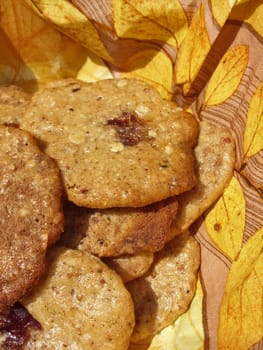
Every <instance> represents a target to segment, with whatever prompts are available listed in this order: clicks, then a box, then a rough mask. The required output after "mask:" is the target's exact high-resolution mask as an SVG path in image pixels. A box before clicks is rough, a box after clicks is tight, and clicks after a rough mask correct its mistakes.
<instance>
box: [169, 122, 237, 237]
mask: <svg viewBox="0 0 263 350" xmlns="http://www.w3.org/2000/svg"><path fill="white" fill-rule="evenodd" d="M195 156H196V163H197V174H198V176H197V184H196V185H195V187H194V188H193V189H192V190H191V191H189V192H185V193H182V194H181V195H179V196H178V197H177V200H178V213H177V216H176V218H175V220H174V221H173V224H172V230H171V235H170V239H171V238H172V237H174V236H176V235H178V234H180V233H181V232H184V231H185V230H186V229H188V228H189V227H190V225H191V224H192V223H193V222H194V221H195V220H196V219H197V218H198V217H199V216H201V215H202V213H204V211H205V210H207V209H208V208H209V207H210V206H211V205H212V204H213V203H214V202H215V201H216V200H217V199H218V197H219V196H220V195H221V194H222V193H223V191H224V188H225V187H226V186H227V184H228V183H229V181H230V179H231V177H232V176H233V169H234V165H235V144H234V140H233V139H232V137H231V134H230V132H229V131H228V130H227V129H226V128H224V127H221V126H218V125H213V124H211V123H209V122H207V121H203V122H201V123H200V134H199V138H198V145H197V147H196V148H195Z"/></svg>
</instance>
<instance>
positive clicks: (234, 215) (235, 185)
mask: <svg viewBox="0 0 263 350" xmlns="http://www.w3.org/2000/svg"><path fill="white" fill-rule="evenodd" d="M245 210H246V205H245V198H244V194H243V191H242V188H241V185H240V183H239V181H238V180H237V179H236V178H235V177H233V178H232V180H231V182H230V184H229V185H228V187H227V188H226V189H225V191H224V193H223V195H222V196H221V197H220V199H219V200H218V201H217V203H216V204H215V205H214V207H213V208H212V209H211V210H210V211H209V213H208V214H207V215H206V218H205V225H206V229H207V233H208V234H209V236H210V238H211V240H212V241H213V242H214V244H215V245H216V246H217V247H218V248H219V249H220V250H221V251H222V252H223V253H224V254H225V255H226V256H227V257H228V258H229V259H231V260H234V259H235V257H236V256H237V255H238V253H239V251H240V249H241V245H242V238H243V233H244V227H245Z"/></svg>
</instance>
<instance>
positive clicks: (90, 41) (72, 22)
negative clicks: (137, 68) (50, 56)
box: [16, 0, 111, 61]
mask: <svg viewBox="0 0 263 350" xmlns="http://www.w3.org/2000/svg"><path fill="white" fill-rule="evenodd" d="M24 1H25V2H26V3H27V4H29V5H30V6H31V7H32V8H33V9H34V10H36V11H37V12H38V14H40V15H41V16H43V17H44V18H45V19H46V20H49V21H50V22H51V23H53V25H55V26H56V27H57V28H58V29H59V30H60V31H62V32H63V33H65V34H66V35H68V36H69V37H71V38H72V39H74V40H75V41H76V42H78V43H80V44H82V45H84V46H85V47H87V48H88V49H89V50H91V51H92V52H93V53H95V54H96V55H98V56H99V57H102V58H104V59H106V60H108V61H111V57H110V55H109V53H108V51H107V50H106V48H105V46H104V44H103V43H102V41H101V40H100V38H99V34H98V32H97V31H96V29H95V27H94V26H93V24H92V23H91V22H90V21H89V19H88V18H87V17H86V16H85V15H84V14H82V13H81V12H80V11H79V10H78V9H77V8H76V7H75V6H73V5H72V3H71V2H70V1H67V0H57V1H53V0H45V1H42V0H24ZM16 4H17V1H16Z"/></svg>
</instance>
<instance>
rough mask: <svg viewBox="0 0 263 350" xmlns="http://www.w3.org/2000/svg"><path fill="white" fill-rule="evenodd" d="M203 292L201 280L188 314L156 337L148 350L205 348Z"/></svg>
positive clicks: (198, 349) (192, 349) (199, 349)
mask: <svg viewBox="0 0 263 350" xmlns="http://www.w3.org/2000/svg"><path fill="white" fill-rule="evenodd" d="M202 302H203V291H202V286H201V282H200V280H198V282H197V289H196V293H195V296H194V298H193V300H192V303H191V305H190V307H189V309H188V311H187V312H185V313H184V314H183V315H181V316H180V317H179V318H178V319H177V320H176V321H175V323H174V324H173V325H171V326H169V327H166V328H165V329H163V330H162V331H161V333H160V334H158V335H156V336H155V337H154V338H153V340H152V343H151V345H150V347H149V348H148V350H186V349H191V350H201V349H203V348H204V329H203V319H202V318H203V316H202Z"/></svg>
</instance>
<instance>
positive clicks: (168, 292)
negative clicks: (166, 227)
mask: <svg viewBox="0 0 263 350" xmlns="http://www.w3.org/2000/svg"><path fill="white" fill-rule="evenodd" d="M199 265H200V248H199V244H198V243H197V242H196V241H195V239H194V238H193V237H191V236H190V235H189V234H188V233H183V234H182V235H180V236H178V237H176V238H175V239H174V240H172V241H171V242H169V243H168V244H167V245H166V246H165V247H164V248H163V249H162V250H161V251H160V252H158V253H156V254H155V257H154V262H153V264H152V266H151V268H150V270H149V271H148V272H147V273H146V275H145V276H143V277H141V278H138V279H136V280H133V281H131V282H128V283H127V284H126V286H127V288H128V290H129V291H130V293H131V295H132V298H133V301H134V306H135V319H136V325H135V328H134V331H133V334H132V337H131V342H132V343H138V344H141V343H142V344H144V343H146V344H147V343H150V341H151V339H152V337H153V336H154V335H155V334H156V333H158V332H159V331H160V330H162V329H163V328H164V327H166V326H168V325H170V324H172V323H173V322H174V321H175V319H176V318H177V317H178V316H180V315H181V314H182V313H184V312H185V311H186V310H187V308H188V306H189V304H190V302H191V300H192V298H193V296H194V293H195V286H196V280H197V271H198V268H199Z"/></svg>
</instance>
